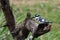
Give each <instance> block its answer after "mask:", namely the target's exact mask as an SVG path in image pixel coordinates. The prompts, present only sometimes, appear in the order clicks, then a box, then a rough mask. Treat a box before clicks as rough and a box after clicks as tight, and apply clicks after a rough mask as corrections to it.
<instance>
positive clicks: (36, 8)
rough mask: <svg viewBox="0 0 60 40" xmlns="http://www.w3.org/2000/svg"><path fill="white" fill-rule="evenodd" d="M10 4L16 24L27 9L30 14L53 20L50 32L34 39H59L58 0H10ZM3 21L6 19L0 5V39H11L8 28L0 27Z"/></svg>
mask: <svg viewBox="0 0 60 40" xmlns="http://www.w3.org/2000/svg"><path fill="white" fill-rule="evenodd" d="M10 6H11V9H12V11H13V14H14V17H15V21H16V23H17V24H20V22H22V21H23V20H24V19H25V17H26V13H27V11H28V9H30V11H31V14H32V16H34V14H36V13H37V14H40V15H41V17H43V18H45V19H47V20H48V21H52V22H54V23H52V28H51V31H50V32H48V33H46V34H44V35H42V36H40V37H38V38H35V40H60V0H10ZM4 22H6V20H5V17H4V14H3V12H2V10H1V7H0V40H3V39H6V40H13V38H12V36H11V34H10V32H9V30H8V28H7V27H1V26H2V25H4Z"/></svg>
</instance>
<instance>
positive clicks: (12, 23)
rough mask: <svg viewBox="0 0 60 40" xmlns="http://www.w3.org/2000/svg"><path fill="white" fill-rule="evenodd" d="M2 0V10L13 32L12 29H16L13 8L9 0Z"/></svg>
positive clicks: (0, 0)
mask: <svg viewBox="0 0 60 40" xmlns="http://www.w3.org/2000/svg"><path fill="white" fill-rule="evenodd" d="M0 2H1V7H2V10H3V12H4V16H5V18H6V21H7V25H8V28H9V30H10V32H11V33H12V31H13V30H14V29H15V19H14V16H13V13H12V10H11V8H10V4H9V0H0ZM12 35H13V34H12ZM13 36H14V35H13Z"/></svg>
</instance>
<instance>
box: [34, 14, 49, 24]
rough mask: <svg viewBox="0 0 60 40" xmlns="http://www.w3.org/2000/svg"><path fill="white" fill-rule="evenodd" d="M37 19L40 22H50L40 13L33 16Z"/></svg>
mask: <svg viewBox="0 0 60 40" xmlns="http://www.w3.org/2000/svg"><path fill="white" fill-rule="evenodd" d="M33 18H34V19H35V20H36V21H38V22H42V23H44V22H48V21H47V20H46V19H44V18H42V17H41V16H40V15H38V14H35V16H34V17H33Z"/></svg>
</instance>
